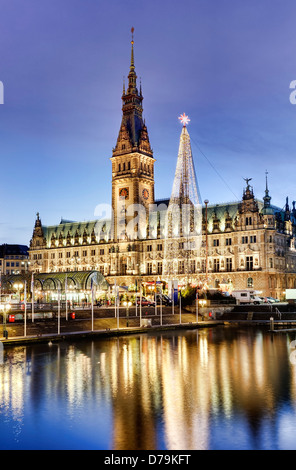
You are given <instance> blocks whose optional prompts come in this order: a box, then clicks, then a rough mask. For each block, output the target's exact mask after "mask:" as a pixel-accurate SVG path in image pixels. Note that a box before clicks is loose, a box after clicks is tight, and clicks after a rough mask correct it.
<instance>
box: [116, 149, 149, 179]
mask: <svg viewBox="0 0 296 470" xmlns="http://www.w3.org/2000/svg"><path fill="white" fill-rule="evenodd" d="M123 147H125V145H124V144H123V146H122V149H123V150H124V148H123ZM130 169H131V162H123V163H118V171H129V170H130ZM140 169H141V171H145V172H147V173H150V172H151V170H152V168H151V167H150V165H148V164H147V165H146V163H142V162H141V163H140Z"/></svg>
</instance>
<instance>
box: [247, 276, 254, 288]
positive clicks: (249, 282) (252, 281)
mask: <svg viewBox="0 0 296 470" xmlns="http://www.w3.org/2000/svg"><path fill="white" fill-rule="evenodd" d="M247 287H254V280H253V278H252V277H248V280H247Z"/></svg>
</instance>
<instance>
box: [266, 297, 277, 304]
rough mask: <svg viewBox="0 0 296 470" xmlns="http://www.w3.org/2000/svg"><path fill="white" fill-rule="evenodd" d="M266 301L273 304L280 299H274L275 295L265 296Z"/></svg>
mask: <svg viewBox="0 0 296 470" xmlns="http://www.w3.org/2000/svg"><path fill="white" fill-rule="evenodd" d="M264 301H265V302H269V303H271V304H273V303H274V302H279V299H274V298H273V297H265V298H264Z"/></svg>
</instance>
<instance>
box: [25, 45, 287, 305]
mask: <svg viewBox="0 0 296 470" xmlns="http://www.w3.org/2000/svg"><path fill="white" fill-rule="evenodd" d="M133 45H134V43H133V41H132V47H131V64H130V71H129V75H128V88H127V90H125V86H124V88H123V94H122V122H121V126H120V130H119V134H118V138H117V142H116V146H115V148H114V149H113V153H112V157H111V163H112V217H111V218H110V219H108V220H107V219H106V220H99V221H98V220H93V221H87V222H72V221H66V220H61V222H60V224H58V225H55V226H43V225H42V223H41V219H40V217H39V214H37V219H36V222H35V227H34V231H33V236H32V239H31V242H30V250H29V253H30V269H31V270H33V271H34V272H39V273H49V272H70V271H76V270H84V271H89V270H97V271H99V272H100V273H102V274H103V275H104V276H105V277H106V279H107V281H108V282H109V283H110V284H111V285H113V284H114V282H115V279H116V282H117V285H125V286H132V285H135V284H136V281H137V280H138V279H139V278H141V280H142V281H148V282H152V281H156V280H162V281H166V282H167V281H168V280H169V279H175V280H178V283H179V285H185V284H187V283H188V282H189V283H191V284H192V285H205V284H207V285H208V286H209V287H212V288H218V287H220V288H222V290H230V291H231V290H232V289H246V288H254V289H256V290H259V291H262V294H263V295H268V296H273V297H277V298H281V297H282V295H283V291H284V290H285V288H291V287H296V250H295V246H296V245H295V236H296V209H295V206H294V202H293V207H292V208H290V206H289V204H288V199H287V201H286V205H285V208H284V209H280V208H277V207H275V206H272V205H271V203H270V200H271V197H270V195H269V189H268V185H267V178H266V191H265V195H264V197H263V200H258V199H257V198H255V196H254V192H253V188H252V187H251V186H250V184H249V182H250V179H246V187H245V188H244V191H243V196H242V200H240V201H236V202H232V203H225V204H217V205H209V204H208V203H207V204H206V205H205V206H204V207H203V208H202V213H201V214H200V217H201V224H200V226H201V239H200V244H198V245H196V246H194V245H193V246H192V247H191V248H190V250H188V249H186V247H185V245H186V242H187V240H188V237H187V238H186V236H185V235H184V234H183V233H182V232H179V234H178V238H177V240H176V239H175V240H174V242H177V246H178V249H177V250H176V252H175V256H174V269H173V272H171V273H168V272H167V271H166V269H165V249H166V247H167V246H168V240H167V232H166V230H165V229H164V228H163V225H162V221H163V218H164V216H165V215H166V214H167V212H168V211H167V209H168V206H169V203H170V199H169V198H168V199H167V200H155V194H154V163H155V158H154V156H153V151H152V149H151V146H150V142H149V136H148V130H147V127H146V124H145V122H144V120H143V118H142V111H143V108H142V100H143V96H142V90H141V87H140V90H138V88H137V76H136V72H135V65H134V49H133ZM183 117H184V116H183ZM186 118H187V117H186ZM187 122H188V121H186V123H184V122H183V124H184V126H185V129H186V124H187ZM178 161H179V158H178ZM183 189H184V188H183ZM184 191H185V189H184ZM209 197H210V194H209ZM135 214H136V215H135Z"/></svg>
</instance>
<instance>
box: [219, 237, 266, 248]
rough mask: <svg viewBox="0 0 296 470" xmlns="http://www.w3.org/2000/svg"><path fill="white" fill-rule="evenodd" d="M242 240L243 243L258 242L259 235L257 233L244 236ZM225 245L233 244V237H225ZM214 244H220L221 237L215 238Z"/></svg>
mask: <svg viewBox="0 0 296 470" xmlns="http://www.w3.org/2000/svg"><path fill="white" fill-rule="evenodd" d="M241 242H242V243H243V244H245V243H257V236H256V235H250V236H243V237H242V239H241ZM225 245H226V246H230V245H232V239H231V238H226V239H225ZM213 246H220V240H219V238H214V240H213Z"/></svg>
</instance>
